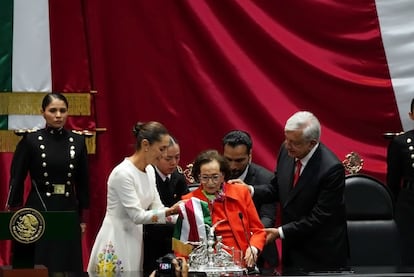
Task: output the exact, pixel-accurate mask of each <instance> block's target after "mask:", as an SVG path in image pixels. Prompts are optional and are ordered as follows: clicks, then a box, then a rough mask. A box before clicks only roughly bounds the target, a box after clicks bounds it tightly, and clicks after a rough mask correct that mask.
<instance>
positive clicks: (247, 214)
mask: <svg viewBox="0 0 414 277" xmlns="http://www.w3.org/2000/svg"><path fill="white" fill-rule="evenodd" d="M223 191H224V194H225V195H224V210H225V211H224V213H225V214H226V215H227V219H228V221H227V222H226V223H227V224H229V225H230V229H231V230H232V232H233V236H234V238H235V240H236V242H237V244H238V245H227V246H230V247H234V248H236V249H241V250H242V251H243V253H246V249H247V248H248V247H249V245H248V243H247V238H249V242H250V245H251V246H254V247H256V248H257V249H258V250H259V251H261V250H262V249H263V246H264V244H265V242H266V232H265V231H264V229H263V224H262V222H261V221H260V218H259V215H258V214H257V211H256V208H255V206H254V203H253V200H252V197H251V194H250V192H249V190H248V189H247V188H246V187H245V186H243V185H237V184H227V183H225V184H223ZM191 197H196V198H199V199H201V200H203V201H206V202H207V203H209V202H210V201H209V200H208V199H207V197H206V196H205V195H204V193H203V192H202V185H200V186H199V187H198V188H197V189H196V190H194V191H192V192H190V193H188V194H186V195H184V196H183V197H182V199H190V198H191ZM220 207H221V206H220ZM215 209H216V207H215ZM241 215H242V218H241ZM242 222H243V224H244V228H243V225H242ZM214 223H215V222H213V224H214ZM223 224H224V223H223Z"/></svg>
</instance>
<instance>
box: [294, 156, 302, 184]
mask: <svg viewBox="0 0 414 277" xmlns="http://www.w3.org/2000/svg"><path fill="white" fill-rule="evenodd" d="M301 169H302V163H301V162H300V160H297V161H296V170H295V175H294V176H293V187H295V186H296V183H297V182H298V179H299V176H300V170H301Z"/></svg>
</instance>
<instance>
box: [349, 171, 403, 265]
mask: <svg viewBox="0 0 414 277" xmlns="http://www.w3.org/2000/svg"><path fill="white" fill-rule="evenodd" d="M345 206H346V213H347V225H348V238H349V247H350V260H349V265H351V266H399V265H400V260H401V253H400V238H399V233H398V229H397V225H396V223H395V221H394V203H393V200H392V196H391V193H390V191H389V189H388V187H386V186H385V185H384V184H383V183H381V182H380V181H379V180H376V179H375V178H373V177H370V176H367V175H362V174H353V175H348V176H347V177H346V179H345Z"/></svg>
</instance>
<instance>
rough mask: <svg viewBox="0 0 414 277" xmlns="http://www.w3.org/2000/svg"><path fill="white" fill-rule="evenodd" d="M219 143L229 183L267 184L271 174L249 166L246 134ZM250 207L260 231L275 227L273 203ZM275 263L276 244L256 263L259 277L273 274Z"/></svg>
mask: <svg viewBox="0 0 414 277" xmlns="http://www.w3.org/2000/svg"><path fill="white" fill-rule="evenodd" d="M222 143H223V156H224V158H225V159H226V160H227V161H228V162H229V165H230V176H229V179H241V180H243V181H244V182H245V183H246V184H249V185H252V186H260V185H261V184H269V183H270V181H271V180H272V178H273V173H272V172H271V171H269V170H267V169H266V168H264V167H262V166H260V165H258V164H255V163H253V162H252V146H253V142H252V139H251V137H250V135H249V133H247V132H245V131H241V130H233V131H230V132H229V133H227V134H226V135H225V136H224V137H223V140H222ZM254 205H255V207H256V210H257V213H258V214H259V216H260V220H261V221H262V223H263V225H264V227H265V228H271V227H275V219H276V202H273V203H266V204H264V203H262V202H260V201H254ZM278 263H279V255H278V252H277V248H276V244H275V243H270V244H267V245H266V246H265V247H264V248H263V252H262V253H261V254H260V256H259V258H258V260H257V264H258V265H257V266H258V267H259V269H260V271H261V273H262V274H269V273H273V271H275V270H276V267H277V265H278Z"/></svg>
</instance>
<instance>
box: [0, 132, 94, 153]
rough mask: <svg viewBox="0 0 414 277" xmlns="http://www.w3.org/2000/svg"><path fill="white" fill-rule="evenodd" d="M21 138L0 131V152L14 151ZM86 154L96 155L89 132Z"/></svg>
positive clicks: (91, 135) (86, 137)
mask: <svg viewBox="0 0 414 277" xmlns="http://www.w3.org/2000/svg"><path fill="white" fill-rule="evenodd" d="M21 138H22V137H21V136H18V135H16V134H15V132H14V131H13V130H0V152H11V153H13V152H14V151H15V150H16V145H17V143H18V142H19V141H20V139H21ZM85 143H86V148H87V149H88V154H95V153H96V135H95V134H94V133H92V132H89V133H88V134H87V135H85Z"/></svg>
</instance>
